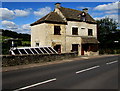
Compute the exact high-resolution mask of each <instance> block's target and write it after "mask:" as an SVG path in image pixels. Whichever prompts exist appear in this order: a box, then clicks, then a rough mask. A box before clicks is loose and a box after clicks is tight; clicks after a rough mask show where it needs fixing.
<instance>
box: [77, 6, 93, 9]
mask: <svg viewBox="0 0 120 91" xmlns="http://www.w3.org/2000/svg"><path fill="white" fill-rule="evenodd" d="M77 8H78V9H84V8H88V9H91V7H84V6H80V7H77Z"/></svg>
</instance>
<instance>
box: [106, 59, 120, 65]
mask: <svg viewBox="0 0 120 91" xmlns="http://www.w3.org/2000/svg"><path fill="white" fill-rule="evenodd" d="M116 62H118V61H117V60H116V61H113V62H109V63H106V64H113V63H116Z"/></svg>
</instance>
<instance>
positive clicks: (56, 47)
mask: <svg viewBox="0 0 120 91" xmlns="http://www.w3.org/2000/svg"><path fill="white" fill-rule="evenodd" d="M54 49H55V50H56V51H57V52H58V53H61V45H56V46H54Z"/></svg>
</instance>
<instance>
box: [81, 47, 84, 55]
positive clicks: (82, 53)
mask: <svg viewBox="0 0 120 91" xmlns="http://www.w3.org/2000/svg"><path fill="white" fill-rule="evenodd" d="M81 55H84V48H83V45H82V48H81Z"/></svg>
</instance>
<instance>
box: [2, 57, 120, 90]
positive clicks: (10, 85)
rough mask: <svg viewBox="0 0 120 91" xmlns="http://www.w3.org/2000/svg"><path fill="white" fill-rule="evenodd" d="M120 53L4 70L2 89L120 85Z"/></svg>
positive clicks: (88, 87)
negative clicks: (119, 78)
mask: <svg viewBox="0 0 120 91" xmlns="http://www.w3.org/2000/svg"><path fill="white" fill-rule="evenodd" d="M119 60H120V58H119V56H109V57H102V58H93V59H84V60H75V61H71V62H66V63H59V64H52V65H45V66H41V67H33V68H27V69H20V70H14V71H8V72H3V73H2V80H3V82H2V89H3V91H4V90H6V89H7V90H9V91H10V90H11V91H26V90H29V91H31V90H40V89H41V90H42V89H118V63H119Z"/></svg>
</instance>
